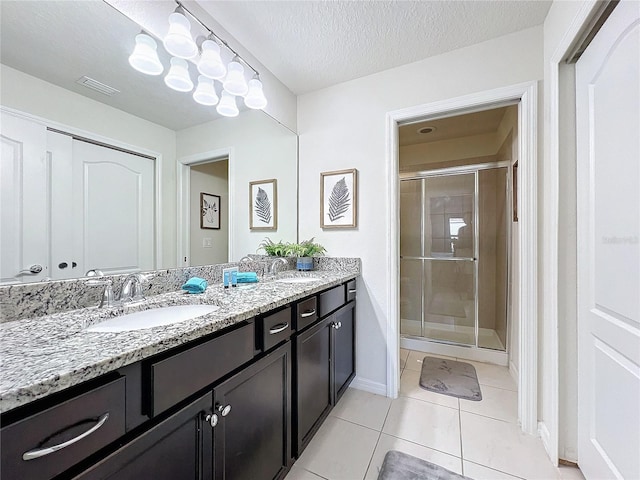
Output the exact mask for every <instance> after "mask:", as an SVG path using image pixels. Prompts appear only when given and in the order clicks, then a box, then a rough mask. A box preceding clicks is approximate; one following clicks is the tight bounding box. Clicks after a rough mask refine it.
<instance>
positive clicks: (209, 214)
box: [200, 192, 220, 230]
mask: <svg viewBox="0 0 640 480" xmlns="http://www.w3.org/2000/svg"><path fill="white" fill-rule="evenodd" d="M200 228H210V229H212V230H220V195H212V194H210V193H204V192H200Z"/></svg>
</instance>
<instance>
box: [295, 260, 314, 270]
mask: <svg viewBox="0 0 640 480" xmlns="http://www.w3.org/2000/svg"><path fill="white" fill-rule="evenodd" d="M296 268H297V269H298V270H300V271H302V272H307V271H309V270H313V257H298V260H297V262H296Z"/></svg>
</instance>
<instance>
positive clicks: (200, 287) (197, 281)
mask: <svg viewBox="0 0 640 480" xmlns="http://www.w3.org/2000/svg"><path fill="white" fill-rule="evenodd" d="M182 289H183V290H186V291H187V292H189V293H203V292H204V291H205V290H206V289H207V281H206V280H205V279H204V278H199V277H191V278H190V279H189V280H187V283H185V284H184V285H182Z"/></svg>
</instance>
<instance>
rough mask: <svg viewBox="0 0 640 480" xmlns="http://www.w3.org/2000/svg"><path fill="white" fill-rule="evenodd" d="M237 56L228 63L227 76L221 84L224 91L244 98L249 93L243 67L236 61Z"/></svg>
mask: <svg viewBox="0 0 640 480" xmlns="http://www.w3.org/2000/svg"><path fill="white" fill-rule="evenodd" d="M237 60H238V59H237V56H236V57H234V58H233V60H232V61H231V62H229V66H228V67H227V76H226V77H225V79H224V82H223V83H222V86H223V87H224V89H225V90H226V91H227V92H229V93H230V94H231V95H235V96H237V97H244V96H245V95H246V94H247V92H248V91H249V87H248V86H247V81H246V80H245V78H244V67H243V66H242V64H241V63H240V62H238V61H237Z"/></svg>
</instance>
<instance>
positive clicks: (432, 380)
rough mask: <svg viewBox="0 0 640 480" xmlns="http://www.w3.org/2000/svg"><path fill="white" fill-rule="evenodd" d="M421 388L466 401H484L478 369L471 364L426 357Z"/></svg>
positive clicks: (423, 363)
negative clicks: (477, 373)
mask: <svg viewBox="0 0 640 480" xmlns="http://www.w3.org/2000/svg"><path fill="white" fill-rule="evenodd" d="M420 386H421V387H422V388H424V389H426V390H430V391H432V392H437V393H442V394H444V395H450V396H452V397H458V398H464V399H465V400H474V401H477V402H479V401H480V400H482V392H481V391H480V384H479V383H478V376H477V375H476V369H475V368H474V367H473V365H471V364H469V363H464V362H456V361H454V360H445V359H443V358H435V357H424V359H423V360H422V372H421V373H420Z"/></svg>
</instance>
